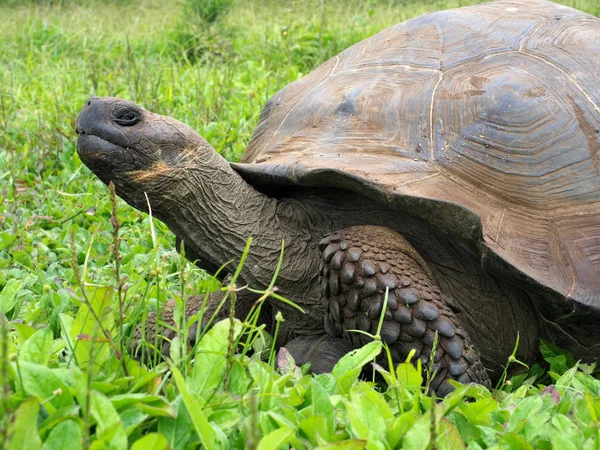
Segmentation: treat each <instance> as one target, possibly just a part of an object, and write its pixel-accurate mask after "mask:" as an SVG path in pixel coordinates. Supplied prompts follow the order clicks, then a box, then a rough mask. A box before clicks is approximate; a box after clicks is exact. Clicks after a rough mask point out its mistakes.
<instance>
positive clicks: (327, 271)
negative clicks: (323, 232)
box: [319, 226, 491, 396]
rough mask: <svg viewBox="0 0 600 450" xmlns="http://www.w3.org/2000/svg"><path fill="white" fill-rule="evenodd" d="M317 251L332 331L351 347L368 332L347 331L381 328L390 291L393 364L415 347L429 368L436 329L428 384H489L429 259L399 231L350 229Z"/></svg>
mask: <svg viewBox="0 0 600 450" xmlns="http://www.w3.org/2000/svg"><path fill="white" fill-rule="evenodd" d="M319 249H320V250H321V251H322V267H321V289H322V290H321V292H322V300H323V302H324V304H325V308H326V314H325V329H326V330H327V333H328V334H329V335H331V336H335V337H340V336H343V337H345V338H346V339H348V340H350V342H351V343H352V345H353V346H354V347H360V346H362V345H364V344H365V343H366V342H367V341H368V340H370V338H369V337H368V336H365V335H363V334H361V333H352V332H349V331H348V330H353V329H359V330H363V331H367V332H369V333H372V334H375V333H376V331H377V326H378V323H379V318H380V315H381V308H382V307H383V306H384V304H383V302H384V297H385V290H386V288H389V294H388V299H387V305H385V307H386V311H385V313H384V320H383V325H382V328H381V339H382V340H383V341H384V342H386V343H387V344H388V345H389V347H390V351H391V354H392V357H393V360H394V363H399V362H402V361H404V359H405V358H406V357H407V355H408V354H409V352H410V351H411V350H413V349H414V350H415V356H414V358H419V359H420V360H421V361H422V363H423V365H426V364H427V363H428V362H429V359H430V358H431V351H432V344H433V341H434V338H435V333H436V332H437V333H438V342H439V344H438V347H437V350H436V353H435V355H434V368H436V369H437V373H436V375H435V377H434V378H433V381H432V383H431V389H432V390H433V391H434V392H436V393H437V394H438V395H440V396H444V395H446V394H447V393H448V392H450V391H451V390H452V386H451V385H450V383H448V380H450V379H455V380H458V381H460V382H461V383H469V382H475V383H479V384H482V385H484V386H486V387H490V386H491V381H490V378H489V376H488V374H487V372H486V370H485V368H484V367H483V364H482V363H481V360H480V359H479V355H478V354H477V352H476V351H475V349H474V348H473V347H472V345H471V341H470V339H469V336H468V335H467V333H466V332H465V331H464V330H463V329H462V327H461V326H460V323H459V321H458V319H457V317H456V316H455V315H454V313H453V312H452V310H451V309H450V308H449V307H448V306H447V304H446V302H445V298H444V296H443V294H442V293H441V292H440V290H439V289H438V287H437V286H436V284H435V281H434V278H433V275H432V274H431V271H430V270H429V268H428V267H427V264H426V263H425V261H423V259H422V258H421V257H420V256H419V254H418V253H417V251H416V250H415V249H414V248H413V247H412V246H411V245H410V244H409V243H408V242H407V241H406V240H405V239H404V238H403V237H402V236H401V235H399V234H398V233H396V232H394V231H392V230H390V229H388V228H383V227H376V226H357V227H351V228H348V229H345V230H341V231H338V232H335V233H332V234H329V235H328V236H326V237H325V238H324V239H323V240H322V241H321V242H320V244H319Z"/></svg>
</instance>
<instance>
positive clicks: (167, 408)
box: [135, 402, 177, 417]
mask: <svg viewBox="0 0 600 450" xmlns="http://www.w3.org/2000/svg"><path fill="white" fill-rule="evenodd" d="M135 407H136V408H137V409H139V410H140V411H142V412H143V413H145V414H148V415H149V416H151V417H165V416H169V417H175V414H177V412H176V411H175V409H173V407H172V406H171V405H169V404H168V403H167V404H165V403H162V402H157V403H138V404H136V405H135Z"/></svg>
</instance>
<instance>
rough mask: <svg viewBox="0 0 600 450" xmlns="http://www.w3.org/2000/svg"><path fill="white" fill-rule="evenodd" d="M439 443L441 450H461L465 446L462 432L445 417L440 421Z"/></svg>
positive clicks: (438, 428) (438, 429)
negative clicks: (461, 435)
mask: <svg viewBox="0 0 600 450" xmlns="http://www.w3.org/2000/svg"><path fill="white" fill-rule="evenodd" d="M437 444H438V448H439V449H440V450H461V449H464V448H465V444H464V443H463V441H462V438H461V437H460V434H459V433H458V431H457V430H456V428H455V427H454V425H452V424H451V423H450V422H449V421H448V419H446V418H445V417H442V418H441V419H440V421H439V423H438V427H437Z"/></svg>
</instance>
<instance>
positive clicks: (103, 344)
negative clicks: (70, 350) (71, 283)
mask: <svg viewBox="0 0 600 450" xmlns="http://www.w3.org/2000/svg"><path fill="white" fill-rule="evenodd" d="M112 299H113V288H112V287H111V286H93V287H91V288H90V289H89V292H88V300H89V301H90V303H91V306H92V309H93V311H94V312H95V315H96V316H97V318H98V319H99V320H100V323H98V321H97V320H96V318H95V317H94V314H92V312H91V311H90V309H89V308H88V306H87V304H86V303H84V304H82V305H81V307H80V308H79V311H78V312H77V315H76V316H75V321H74V322H73V325H72V327H71V333H70V337H71V340H72V342H74V345H75V359H76V360H77V363H78V364H79V367H81V368H85V367H87V365H88V362H89V361H90V360H93V361H94V363H95V365H96V367H101V366H102V364H104V363H105V362H106V361H107V360H108V358H109V357H110V352H111V349H110V346H109V343H108V342H107V338H106V336H105V334H104V332H103V331H102V330H103V329H104V330H107V332H110V330H112V329H113V325H114V316H113V314H112V312H111V307H112ZM92 351H93V352H94V355H92Z"/></svg>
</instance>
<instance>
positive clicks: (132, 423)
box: [119, 408, 149, 436]
mask: <svg viewBox="0 0 600 450" xmlns="http://www.w3.org/2000/svg"><path fill="white" fill-rule="evenodd" d="M119 417H121V422H122V423H123V428H125V434H126V435H127V436H130V435H131V434H132V433H133V432H134V431H136V428H138V426H139V425H140V424H141V423H142V422H143V421H144V420H146V419H147V418H148V417H149V415H148V414H144V413H143V412H142V411H140V410H139V409H137V408H129V409H126V410H124V411H119Z"/></svg>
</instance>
